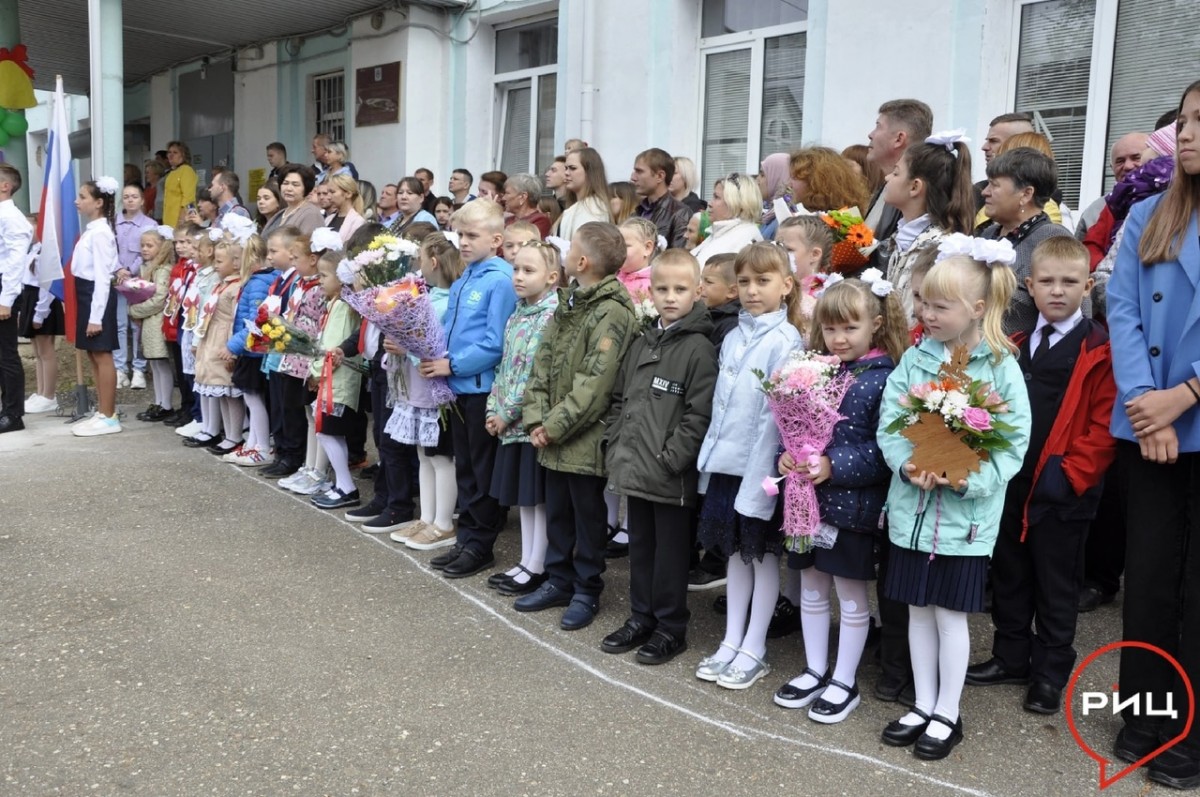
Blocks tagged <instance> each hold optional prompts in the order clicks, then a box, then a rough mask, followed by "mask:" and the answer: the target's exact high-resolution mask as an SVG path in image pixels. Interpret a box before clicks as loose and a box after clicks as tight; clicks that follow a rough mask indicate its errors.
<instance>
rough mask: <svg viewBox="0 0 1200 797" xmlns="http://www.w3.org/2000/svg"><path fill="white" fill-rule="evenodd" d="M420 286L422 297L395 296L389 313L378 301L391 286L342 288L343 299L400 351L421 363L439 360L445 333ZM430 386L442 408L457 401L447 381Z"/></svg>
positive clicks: (438, 380)
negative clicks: (402, 350) (420, 360)
mask: <svg viewBox="0 0 1200 797" xmlns="http://www.w3.org/2000/svg"><path fill="white" fill-rule="evenodd" d="M408 279H412V278H411V277H409V278H408ZM417 285H418V287H419V290H420V293H419V295H417V296H408V295H405V294H394V296H396V297H397V298H398V299H399V301H398V302H397V303H396V305H395V306H394V307H392V308H391V309H390V310H388V311H387V312H381V311H380V310H379V307H378V305H377V304H376V299H377V298H378V296H379V294H380V292H381V291H384V290H386V289H387V288H388V287H389V286H374V287H371V288H367V289H366V290H362V291H353V290H351V289H350V288H347V287H343V288H342V298H343V299H345V300H346V304H348V305H350V306H351V307H353V308H354V309H355V310H357V311H358V314H359V315H361V316H362V317H363V318H365V319H366V320H367V321H370V322H371V323H372V324H374V325H375V326H376V327H377V328H378V329H379V331H380V332H382V333H383V334H384V336H385V337H387V338H388V339H389V340H391V341H392V342H393V343H395V344H396V345H397V346H399V347H400V348H402V349H404V350H405V351H407V352H409V353H410V354H412V355H414V356H416V357H418V358H420V359H422V360H437V359H440V358H442V357H445V356H446V333H445V331H444V330H443V329H442V322H441V321H440V320H439V319H438V316H437V311H436V310H434V309H433V302H431V301H430V299H429V293H428V289H427V288H426V286H425V283H424V282H423V281H420V280H417ZM429 383H430V389H431V390H432V391H433V397H434V400H435V401H437V403H438V405H439V406H440V405H443V404H449V403H450V402H452V401H454V391H453V390H451V389H450V385H449V383H447V381H446V379H445V377H441V376H437V377H433V378H431V379H429Z"/></svg>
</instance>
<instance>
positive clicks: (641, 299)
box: [629, 288, 658, 329]
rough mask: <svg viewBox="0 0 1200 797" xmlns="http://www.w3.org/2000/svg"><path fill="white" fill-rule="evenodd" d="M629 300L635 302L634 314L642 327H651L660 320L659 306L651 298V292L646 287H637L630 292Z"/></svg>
mask: <svg viewBox="0 0 1200 797" xmlns="http://www.w3.org/2000/svg"><path fill="white" fill-rule="evenodd" d="M629 300H630V301H631V302H633V314H634V316H635V317H636V318H637V320H638V324H639V325H640V326H641V328H642V329H649V328H650V327H652V326H654V323H655V322H656V321H658V308H657V307H655V306H654V300H653V299H651V298H650V292H649V291H648V290H647V289H645V288H636V289H634V290H632V291H630V292H629Z"/></svg>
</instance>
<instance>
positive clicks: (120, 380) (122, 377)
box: [117, 371, 129, 390]
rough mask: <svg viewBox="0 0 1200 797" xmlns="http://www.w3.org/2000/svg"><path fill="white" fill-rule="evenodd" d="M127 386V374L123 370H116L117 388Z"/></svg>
mask: <svg viewBox="0 0 1200 797" xmlns="http://www.w3.org/2000/svg"><path fill="white" fill-rule="evenodd" d="M126 387H129V376H128V375H127V374H126V373H125V372H124V371H117V390H120V389H122V388H126Z"/></svg>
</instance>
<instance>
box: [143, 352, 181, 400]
mask: <svg viewBox="0 0 1200 797" xmlns="http://www.w3.org/2000/svg"><path fill="white" fill-rule="evenodd" d="M148 362H149V363H150V380H151V381H152V382H154V403H155V404H157V405H158V406H160V407H162V408H163V409H164V410H169V409H171V392H172V391H173V390H174V389H175V372H174V371H172V370H171V361H170V360H149V361H148Z"/></svg>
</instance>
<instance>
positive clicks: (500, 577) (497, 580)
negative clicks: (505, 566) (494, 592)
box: [487, 565, 519, 589]
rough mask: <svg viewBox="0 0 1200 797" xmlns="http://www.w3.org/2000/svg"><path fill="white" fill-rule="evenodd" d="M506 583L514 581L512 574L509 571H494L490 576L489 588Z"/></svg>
mask: <svg viewBox="0 0 1200 797" xmlns="http://www.w3.org/2000/svg"><path fill="white" fill-rule="evenodd" d="M517 566H518V567H519V565H517ZM504 583H512V576H510V575H509V574H508V573H492V574H491V575H490V576H488V580H487V585H488V589H496V588H497V587H499V586H500V585H501V584H504Z"/></svg>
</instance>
